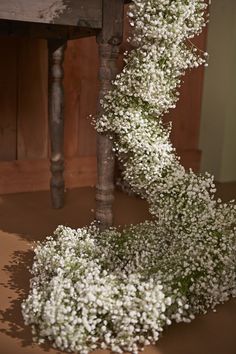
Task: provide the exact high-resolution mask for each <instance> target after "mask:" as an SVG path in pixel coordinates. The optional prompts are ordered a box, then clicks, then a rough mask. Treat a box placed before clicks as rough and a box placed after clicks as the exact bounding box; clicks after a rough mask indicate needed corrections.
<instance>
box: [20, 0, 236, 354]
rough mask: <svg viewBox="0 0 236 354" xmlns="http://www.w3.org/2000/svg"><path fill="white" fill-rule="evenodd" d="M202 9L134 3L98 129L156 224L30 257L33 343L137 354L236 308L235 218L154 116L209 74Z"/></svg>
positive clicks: (60, 236) (82, 234)
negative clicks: (199, 37)
mask: <svg viewBox="0 0 236 354" xmlns="http://www.w3.org/2000/svg"><path fill="white" fill-rule="evenodd" d="M206 8H207V4H206V2H205V1H204V0H134V1H133V4H132V5H131V7H130V11H129V17H130V22H131V25H134V28H135V29H134V35H133V37H132V38H131V39H130V41H132V42H133V44H134V46H135V48H136V49H134V50H132V51H131V52H130V53H127V54H126V58H125V61H126V66H125V68H124V70H123V72H122V73H121V74H120V75H118V77H117V78H116V80H115V81H114V89H113V90H112V91H111V92H110V93H109V94H108V95H107V96H106V97H105V99H104V100H103V102H102V104H103V107H104V112H105V113H104V114H103V116H102V117H101V118H100V119H99V121H98V122H97V124H96V128H97V130H98V131H99V132H101V133H106V134H108V135H109V136H110V138H111V139H113V141H114V150H115V151H116V153H117V156H118V158H119V160H120V161H121V163H122V164H123V166H124V172H123V177H124V179H125V181H126V182H127V183H128V184H129V185H130V186H131V188H132V189H133V190H134V191H135V192H136V193H139V195H140V196H141V197H142V198H145V199H146V200H147V201H148V203H149V205H150V212H151V214H152V215H153V220H152V221H146V222H144V223H142V224H139V225H135V226H133V225H131V226H128V227H126V228H125V229H124V230H119V229H115V228H110V229H108V230H105V231H103V232H101V231H99V229H98V228H97V227H96V226H95V225H91V226H89V227H85V228H82V229H78V230H72V229H70V228H68V227H63V226H60V227H58V229H57V230H56V231H55V234H54V235H53V237H48V238H47V239H46V241H45V242H44V243H42V244H39V245H38V246H37V248H36V250H35V252H36V255H35V262H34V265H33V269H32V274H33V278H32V281H31V290H30V294H29V296H28V298H27V299H26V300H25V301H24V303H23V305H22V307H23V315H24V319H25V322H26V324H29V325H31V326H32V328H33V333H34V336H35V338H36V339H37V340H39V341H40V342H41V341H44V340H45V339H48V340H50V341H51V342H52V345H53V346H55V347H56V348H59V349H62V350H68V351H73V352H81V353H82V354H86V353H88V352H89V351H91V350H93V349H96V348H104V349H106V348H108V349H111V350H112V351H115V352H118V353H122V352H124V351H130V352H133V353H137V352H138V351H139V350H140V349H142V348H143V346H144V345H146V344H149V343H154V342H156V341H157V340H158V338H159V336H160V334H161V332H162V331H163V329H164V328H165V326H167V325H169V324H171V322H172V321H177V322H180V321H185V322H189V321H191V320H192V319H193V318H194V316H195V314H197V313H205V312H206V311H207V310H208V309H209V308H214V307H215V306H216V304H218V303H221V302H224V301H226V300H227V299H228V298H229V297H230V296H236V227H235V219H236V218H235V217H236V206H235V205H234V203H233V202H230V203H228V204H223V203H222V202H221V201H220V200H216V199H215V197H214V193H215V186H214V183H213V178H212V177H211V176H210V175H209V174H205V175H196V174H194V173H193V172H192V171H191V170H190V171H187V172H186V171H185V170H184V168H183V167H182V166H181V165H180V163H179V158H178V157H177V156H176V155H175V150H174V148H173V147H172V145H171V143H170V139H169V135H170V127H169V126H166V125H165V124H164V123H163V121H162V116H163V115H164V114H165V113H166V112H168V110H169V109H171V108H174V107H175V105H176V102H177V100H178V91H177V89H178V87H179V85H180V83H181V76H182V75H183V74H184V73H185V71H186V70H187V69H188V68H194V67H197V66H199V65H201V64H204V63H205V60H206V53H203V52H200V51H199V50H197V49H196V48H195V47H194V45H193V44H192V43H191V38H192V37H193V36H194V35H196V34H199V33H200V32H201V30H202V28H203V27H204V26H205V23H206V21H207V19H206V14H205V12H206Z"/></svg>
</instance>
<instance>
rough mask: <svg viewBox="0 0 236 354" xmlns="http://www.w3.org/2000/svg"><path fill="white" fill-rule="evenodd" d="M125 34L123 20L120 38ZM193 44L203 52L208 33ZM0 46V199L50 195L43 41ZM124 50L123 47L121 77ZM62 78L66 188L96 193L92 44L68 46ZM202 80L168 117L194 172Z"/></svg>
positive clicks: (190, 84)
mask: <svg viewBox="0 0 236 354" xmlns="http://www.w3.org/2000/svg"><path fill="white" fill-rule="evenodd" d="M129 31H130V29H129V26H128V23H127V20H126V23H125V36H127V34H128V33H129ZM195 41H196V42H195V43H196V44H197V46H198V47H200V48H205V41H206V31H205V32H204V33H203V34H202V35H201V36H200V37H198V38H197V39H196V40H195ZM0 45H1V48H4V51H3V55H1V57H0V117H1V119H0V160H5V161H6V160H7V162H0V193H9V192H19V191H24V190H25V191H26V190H27V191H29V190H40V189H48V188H49V177H50V173H49V162H48V158H49V144H48V140H49V134H48V116H47V100H48V96H47V92H48V76H47V72H48V63H47V45H46V41H43V40H30V39H26V38H25V39H12V38H10V39H9V38H6V39H3V38H0ZM126 49H128V46H127V44H125V43H123V45H122V46H121V54H120V56H119V67H120V69H121V68H122V65H123V63H122V53H123V52H124V50H126ZM64 72H65V73H64V88H65V157H66V160H65V166H66V169H65V176H66V187H67V188H71V187H76V186H82V185H94V184H95V179H96V133H95V130H94V128H93V127H92V126H91V122H90V119H89V118H88V116H89V114H95V113H96V106H97V94H98V86H99V83H98V48H97V44H96V40H95V37H91V38H85V39H79V40H74V41H70V42H68V47H67V50H66V53H65V64H64ZM203 75H204V70H203V68H200V69H198V70H193V71H192V72H191V73H188V74H187V75H186V77H185V79H184V81H185V82H184V84H183V87H182V88H181V99H180V101H179V102H178V105H177V109H176V110H174V111H172V112H170V114H169V115H168V116H167V117H166V120H170V119H171V120H172V121H173V132H172V141H173V143H174V145H175V146H176V148H177V152H178V154H179V155H180V156H181V158H182V162H183V164H184V166H185V167H192V168H193V169H194V170H196V171H197V170H198V168H199V163H200V157H201V153H200V151H199V150H198V135H199V124H200V110H201V95H202V85H203ZM16 122H17V124H16ZM16 128H17V130H16ZM12 160H13V161H12Z"/></svg>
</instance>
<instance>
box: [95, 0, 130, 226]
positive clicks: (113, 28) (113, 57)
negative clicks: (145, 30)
mask: <svg viewBox="0 0 236 354" xmlns="http://www.w3.org/2000/svg"><path fill="white" fill-rule="evenodd" d="M123 12H124V2H123V0H103V28H102V30H101V32H100V33H99V34H98V36H97V43H98V46H99V57H100V70H99V80H100V91H99V102H98V118H99V116H100V115H102V114H103V109H102V107H101V105H100V100H101V99H102V98H103V97H104V95H106V93H107V92H108V91H109V90H110V89H111V88H112V80H113V79H114V78H115V76H116V74H117V71H118V70H117V58H118V55H119V45H120V43H121V41H122V35H123ZM97 169H98V171H97V186H96V220H97V221H98V222H99V227H100V228H101V229H105V228H106V227H109V226H111V225H112V223H113V212H112V204H113V199H114V153H113V151H112V141H111V140H110V139H109V137H107V136H106V135H104V134H98V136H97Z"/></svg>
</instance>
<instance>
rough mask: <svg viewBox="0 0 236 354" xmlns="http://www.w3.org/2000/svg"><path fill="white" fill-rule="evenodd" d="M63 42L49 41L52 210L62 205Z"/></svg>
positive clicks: (63, 184) (63, 185)
mask: <svg viewBox="0 0 236 354" xmlns="http://www.w3.org/2000/svg"><path fill="white" fill-rule="evenodd" d="M64 50H65V41H63V42H62V41H59V40H49V41H48V52H49V104H48V108H49V109H48V113H49V129H50V140H51V159H50V163H51V166H50V169H51V173H52V175H51V180H50V188H51V199H52V206H53V207H54V208H61V207H63V205H64V187H65V183H64V177H63V172H64V151H63V150H64V149H63V144H64V117H63V107H64V100H63V96H64V95H63V57H64Z"/></svg>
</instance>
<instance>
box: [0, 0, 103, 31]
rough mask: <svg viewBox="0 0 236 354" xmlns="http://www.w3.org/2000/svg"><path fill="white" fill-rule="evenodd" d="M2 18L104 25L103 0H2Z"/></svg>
mask: <svg viewBox="0 0 236 354" xmlns="http://www.w3.org/2000/svg"><path fill="white" fill-rule="evenodd" d="M0 19H4V20H17V21H25V22H36V23H37V22H39V23H44V24H50V23H53V24H59V25H67V26H81V27H93V28H101V27H102V0H66V1H64V0H56V1H55V0H40V1H38V0H1V2H0Z"/></svg>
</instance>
